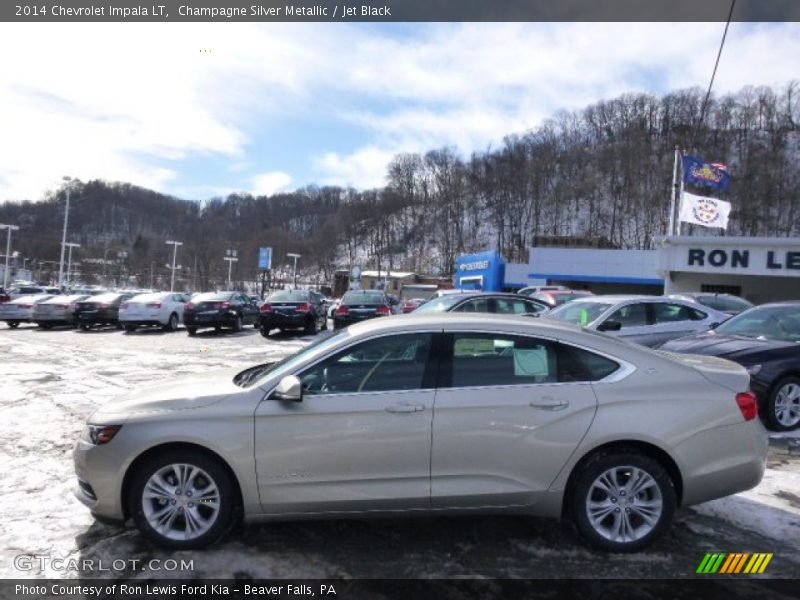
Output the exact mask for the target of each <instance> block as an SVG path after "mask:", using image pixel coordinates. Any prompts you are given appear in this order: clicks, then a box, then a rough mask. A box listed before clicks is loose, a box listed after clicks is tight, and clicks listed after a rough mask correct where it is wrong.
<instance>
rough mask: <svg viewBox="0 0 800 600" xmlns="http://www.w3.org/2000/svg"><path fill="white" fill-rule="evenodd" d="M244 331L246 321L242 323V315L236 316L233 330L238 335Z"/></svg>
mask: <svg viewBox="0 0 800 600" xmlns="http://www.w3.org/2000/svg"><path fill="white" fill-rule="evenodd" d="M243 329H244V321H242V315H236V321H235V322H234V324H233V330H234V331H235V332H236V333H239V332H240V331H242V330H243Z"/></svg>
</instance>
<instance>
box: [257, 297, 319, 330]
mask: <svg viewBox="0 0 800 600" xmlns="http://www.w3.org/2000/svg"><path fill="white" fill-rule="evenodd" d="M325 306H326V305H325V302H323V297H322V294H318V293H317V292H312V291H309V290H284V291H280V292H274V293H272V294H270V295H269V296H268V297H267V301H266V302H265V303H264V304H262V305H261V308H260V311H261V335H263V336H264V337H269V332H270V331H272V330H273V329H280V330H281V331H283V330H284V329H303V330H304V331H305V332H306V333H318V332H319V331H320V330H321V329H327V328H328V316H327V314H326V311H325Z"/></svg>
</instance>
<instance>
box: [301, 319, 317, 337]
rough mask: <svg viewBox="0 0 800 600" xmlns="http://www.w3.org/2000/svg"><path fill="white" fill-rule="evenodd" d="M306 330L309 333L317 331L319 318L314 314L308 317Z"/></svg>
mask: <svg viewBox="0 0 800 600" xmlns="http://www.w3.org/2000/svg"><path fill="white" fill-rule="evenodd" d="M304 329H305V332H306V333H309V334H316V333H317V320H316V319H315V318H314V317H313V316H312V317H309V318H308V319H306V326H305V328H304Z"/></svg>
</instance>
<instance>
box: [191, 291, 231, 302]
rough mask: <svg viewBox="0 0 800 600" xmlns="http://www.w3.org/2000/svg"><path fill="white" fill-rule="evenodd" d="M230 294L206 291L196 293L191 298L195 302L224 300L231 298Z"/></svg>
mask: <svg viewBox="0 0 800 600" xmlns="http://www.w3.org/2000/svg"><path fill="white" fill-rule="evenodd" d="M231 295H232V294H220V293H217V292H208V293H205V294H197V296H195V297H194V298H192V302H193V303H194V304H197V303H198V302H225V301H226V300H230V299H231Z"/></svg>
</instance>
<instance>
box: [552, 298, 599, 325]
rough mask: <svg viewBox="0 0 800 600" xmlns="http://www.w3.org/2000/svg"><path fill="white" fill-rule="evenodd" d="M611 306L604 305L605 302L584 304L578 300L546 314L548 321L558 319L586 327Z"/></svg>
mask: <svg viewBox="0 0 800 600" xmlns="http://www.w3.org/2000/svg"><path fill="white" fill-rule="evenodd" d="M612 306H613V304H606V303H605V302H585V301H583V302H582V301H580V300H573V301H572V302H568V303H567V304H562V305H561V306H559V307H558V308H556V309H555V310H553V311H552V312H550V313H548V314H547V318H549V319H558V320H559V321H566V322H567V323H572V324H574V325H582V326H583V325H588V324H589V323H591V322H592V321H594V320H595V319H597V317H599V316H600V315H601V314H603V313H604V312H605V311H606V310H608V309H609V308H611V307H612Z"/></svg>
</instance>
